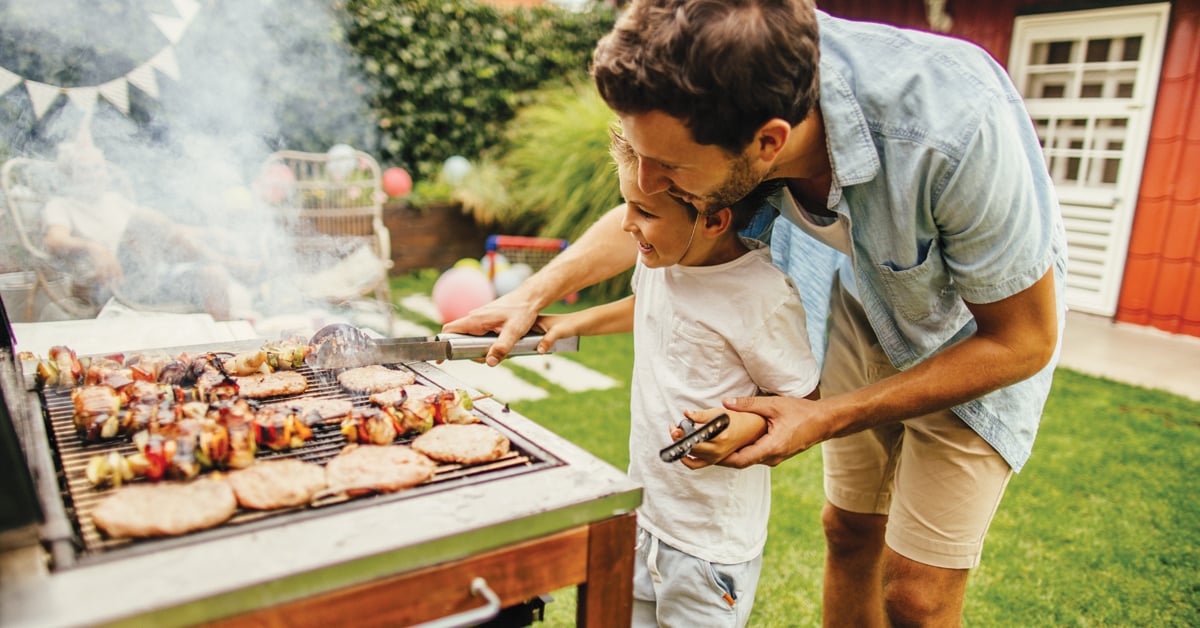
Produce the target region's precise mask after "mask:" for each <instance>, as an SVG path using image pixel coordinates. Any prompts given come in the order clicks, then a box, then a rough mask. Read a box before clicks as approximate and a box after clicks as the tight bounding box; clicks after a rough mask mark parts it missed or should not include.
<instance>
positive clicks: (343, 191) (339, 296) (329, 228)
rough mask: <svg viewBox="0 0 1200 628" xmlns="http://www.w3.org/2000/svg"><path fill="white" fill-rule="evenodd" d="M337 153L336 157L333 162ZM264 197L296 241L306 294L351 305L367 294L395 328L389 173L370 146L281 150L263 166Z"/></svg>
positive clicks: (388, 329) (385, 323) (261, 189)
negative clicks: (386, 219)
mask: <svg viewBox="0 0 1200 628" xmlns="http://www.w3.org/2000/svg"><path fill="white" fill-rule="evenodd" d="M331 155H333V157H332V160H331ZM258 186H259V196H260V197H261V198H263V199H265V200H266V201H267V202H269V203H270V204H272V205H273V206H275V207H276V208H277V209H278V211H279V218H280V222H281V223H282V224H283V225H284V227H285V229H286V231H287V232H288V236H289V238H290V240H291V242H292V246H293V250H294V252H295V259H296V260H297V262H298V265H299V268H298V270H299V272H300V273H301V274H302V275H303V279H302V280H301V281H300V282H299V285H300V286H301V290H302V291H303V292H304V294H305V296H307V297H309V298H312V299H316V300H321V301H324V302H326V303H329V304H331V305H336V306H345V305H349V304H351V303H353V302H355V301H358V300H361V299H362V298H363V297H367V298H369V299H370V300H372V301H373V305H374V307H375V309H377V310H378V311H379V313H380V314H381V315H382V316H383V321H382V326H383V329H382V330H381V331H384V332H386V333H388V334H391V332H392V329H393V305H392V292H391V286H390V283H389V281H388V271H389V269H390V268H391V267H392V254H391V235H390V233H389V232H388V229H387V227H385V226H384V224H383V201H384V199H385V198H386V195H385V194H384V193H383V189H382V178H381V171H380V168H379V164H378V162H376V160H375V159H374V158H373V157H371V156H370V155H368V154H367V153H364V152H362V151H357V150H352V149H349V148H348V147H346V151H344V153H342V154H337V153H334V152H333V151H331V152H330V153H308V152H300V151H288V150H284V151H278V152H275V153H273V154H271V155H270V156H269V157H268V158H267V161H266V162H265V163H264V164H263V169H262V174H261V176H260V178H259V181H258Z"/></svg>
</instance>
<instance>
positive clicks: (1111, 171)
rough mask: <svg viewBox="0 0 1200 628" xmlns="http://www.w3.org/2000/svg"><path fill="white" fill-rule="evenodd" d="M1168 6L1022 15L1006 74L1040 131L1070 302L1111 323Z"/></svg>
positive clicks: (1071, 305) (1164, 36)
mask: <svg viewBox="0 0 1200 628" xmlns="http://www.w3.org/2000/svg"><path fill="white" fill-rule="evenodd" d="M1169 14H1170V4H1168V3H1165V2H1164V3H1157V4H1139V5H1133V6H1126V7H1118V8H1112V9H1096V10H1090V11H1072V12H1069V13H1053V14H1044V15H1028V16H1021V17H1018V18H1017V19H1016V22H1015V23H1014V26H1013V43H1012V52H1011V55H1010V59H1009V63H1008V70H1009V72H1010V73H1011V74H1012V77H1013V81H1014V82H1015V83H1016V85H1017V88H1018V89H1020V90H1021V94H1022V95H1023V96H1024V97H1025V102H1026V106H1027V107H1028V109H1029V113H1030V115H1031V116H1032V117H1033V120H1034V123H1035V124H1036V126H1037V130H1038V136H1039V137H1040V138H1041V141H1042V150H1043V151H1044V153H1045V156H1046V163H1047V165H1048V166H1049V168H1050V174H1051V176H1052V177H1053V178H1054V184H1055V187H1056V189H1057V192H1058V200H1059V204H1060V205H1061V206H1062V212H1063V220H1064V222H1065V223H1066V228H1067V248H1068V255H1069V258H1070V270H1069V279H1068V281H1067V304H1068V305H1069V306H1070V307H1071V308H1072V309H1076V310H1080V311H1085V312H1090V313H1094V314H1103V315H1105V316H1112V315H1113V314H1114V313H1115V312H1116V309H1117V297H1118V296H1119V294H1120V289H1121V275H1122V273H1123V271H1124V269H1125V256H1126V253H1127V251H1128V249H1129V230H1130V225H1131V224H1132V223H1133V212H1134V209H1135V208H1136V206H1137V196H1138V186H1139V184H1140V183H1141V179H1142V164H1143V161H1144V159H1145V156H1146V142H1147V140H1148V138H1149V135H1150V118H1151V116H1152V115H1153V111H1154V97H1155V94H1156V93H1157V91H1158V75H1159V70H1160V68H1161V66H1162V56H1163V46H1164V43H1165V40H1166V34H1167V19H1168V16H1169Z"/></svg>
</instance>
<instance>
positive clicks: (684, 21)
mask: <svg viewBox="0 0 1200 628" xmlns="http://www.w3.org/2000/svg"><path fill="white" fill-rule="evenodd" d="M818 61H819V50H818V40H817V19H816V13H815V11H814V8H813V3H812V0H636V1H635V2H634V3H633V4H632V5H631V6H630V7H629V8H628V9H627V10H626V12H625V14H624V15H623V16H622V17H621V18H620V19H619V20H618V21H617V24H616V25H615V26H614V27H613V30H612V31H611V32H610V33H608V34H607V35H605V36H604V37H603V38H602V39H601V40H600V42H599V43H598V44H597V45H596V51H595V54H594V56H593V59H592V77H593V78H594V79H595V81H596V87H597V88H598V89H599V90H600V95H601V96H602V97H603V98H604V100H605V102H607V103H608V106H609V107H610V108H612V109H613V110H614V111H616V112H617V113H619V114H642V113H647V112H650V111H661V112H664V113H666V114H668V115H670V116H672V117H675V118H679V119H680V120H683V121H684V122H685V123H686V124H687V127H688V129H689V130H690V131H691V133H692V137H693V138H694V139H695V141H696V142H697V143H698V144H704V145H716V146H719V147H720V148H722V149H724V150H726V151H727V152H729V153H731V154H732V153H738V152H741V151H742V150H743V149H744V148H745V147H746V145H747V144H748V143H749V142H750V140H752V139H753V138H754V133H755V131H757V130H758V129H759V128H760V127H761V126H762V125H763V124H765V123H766V122H767V121H768V120H771V119H772V118H782V119H783V120H786V121H787V122H788V123H790V124H792V125H793V126H794V125H796V124H798V123H800V122H801V121H802V120H804V118H805V117H807V116H808V114H809V112H811V111H812V109H813V108H814V107H815V106H816V104H817V96H818V77H817V64H818Z"/></svg>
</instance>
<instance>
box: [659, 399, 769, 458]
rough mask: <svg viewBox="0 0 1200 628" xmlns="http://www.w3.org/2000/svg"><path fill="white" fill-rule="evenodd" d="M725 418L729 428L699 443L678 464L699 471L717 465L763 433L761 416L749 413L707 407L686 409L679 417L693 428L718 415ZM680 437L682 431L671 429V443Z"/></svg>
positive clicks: (676, 428) (764, 426)
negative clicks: (683, 417)
mask: <svg viewBox="0 0 1200 628" xmlns="http://www.w3.org/2000/svg"><path fill="white" fill-rule="evenodd" d="M722 414H728V415H729V427H727V428H725V431H723V432H721V433H720V434H718V435H717V436H716V437H715V438H713V439H712V440H710V441H707V442H703V443H700V444H699V445H696V446H695V447H693V448H692V451H691V453H689V454H688V455H687V456H684V457H683V459H682V460H680V462H682V463H683V464H684V466H686V467H687V468H689V469H699V468H701V467H707V466H709V465H713V464H717V463H718V462H720V461H722V460H724V459H725V457H726V456H728V455H729V454H732V453H733V452H735V451H737V450H739V449H741V448H742V447H745V446H746V445H748V444H750V443H753V442H754V441H755V440H758V438H759V437H760V436H762V435H763V434H765V433H766V432H767V422H766V421H765V420H763V418H762V417H761V416H758V415H757V414H752V413H749V412H732V411H729V410H726V409H725V408H708V409H706V410H686V411H684V413H683V416H685V417H687V418H689V419H691V420H692V421H693V422H694V423H696V424H697V425H701V424H704V423H708V422H709V421H711V420H713V419H715V418H717V417H719V416H721V415H722ZM680 438H683V430H682V429H680V427H679V426H678V425H672V426H671V440H672V441H675V440H678V439H680Z"/></svg>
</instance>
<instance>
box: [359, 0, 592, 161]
mask: <svg viewBox="0 0 1200 628" xmlns="http://www.w3.org/2000/svg"><path fill="white" fill-rule="evenodd" d="M339 4H340V8H341V12H342V15H343V19H344V21H345V25H344V31H345V34H344V36H345V37H346V43H347V45H348V46H349V47H350V48H351V49H352V50H353V51H354V52H355V53H356V54H357V55H358V56H359V58H360V63H361V69H362V73H363V75H364V77H365V80H366V81H367V82H368V84H369V85H370V86H371V89H372V90H373V91H374V94H373V98H372V99H371V100H372V107H373V109H374V113H375V117H377V118H378V121H379V122H378V123H379V126H380V131H381V135H382V137H381V141H380V147H379V154H380V157H381V160H382V161H384V162H387V163H393V164H396V165H401V166H404V167H406V168H408V170H409V171H410V172H413V173H414V175H416V176H419V177H431V176H432V175H434V174H435V173H436V172H437V169H438V168H439V167H440V166H441V163H442V162H443V161H444V160H445V159H446V158H447V157H450V156H451V155H463V156H464V157H467V158H468V159H471V160H472V161H475V160H478V159H479V157H480V155H481V154H482V153H483V152H484V151H485V150H486V149H488V148H489V147H493V146H495V145H496V144H497V143H499V142H500V140H501V138H502V136H503V131H504V128H505V125H506V124H507V123H508V122H509V121H510V120H512V119H513V117H514V116H515V115H516V111H517V110H518V109H519V108H520V107H521V106H522V105H524V104H526V103H527V102H529V98H530V95H529V92H531V91H533V90H536V89H537V88H538V87H540V86H542V85H544V84H546V83H548V82H553V81H559V80H571V79H572V78H574V79H579V78H581V77H585V76H586V74H587V66H588V62H589V60H590V59H591V54H592V50H593V48H594V47H595V44H596V41H597V40H598V39H599V38H600V37H601V36H602V35H603V34H604V33H606V32H607V31H608V30H609V29H610V28H611V27H612V24H613V20H614V18H615V14H614V13H613V12H612V10H611V9H608V8H605V7H603V6H595V7H594V8H593V9H591V10H588V11H584V12H571V11H566V10H563V9H558V8H553V7H538V8H532V9H529V8H518V9H497V8H495V7H492V6H488V5H483V4H479V3H477V2H473V1H471V0H340V2H339Z"/></svg>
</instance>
